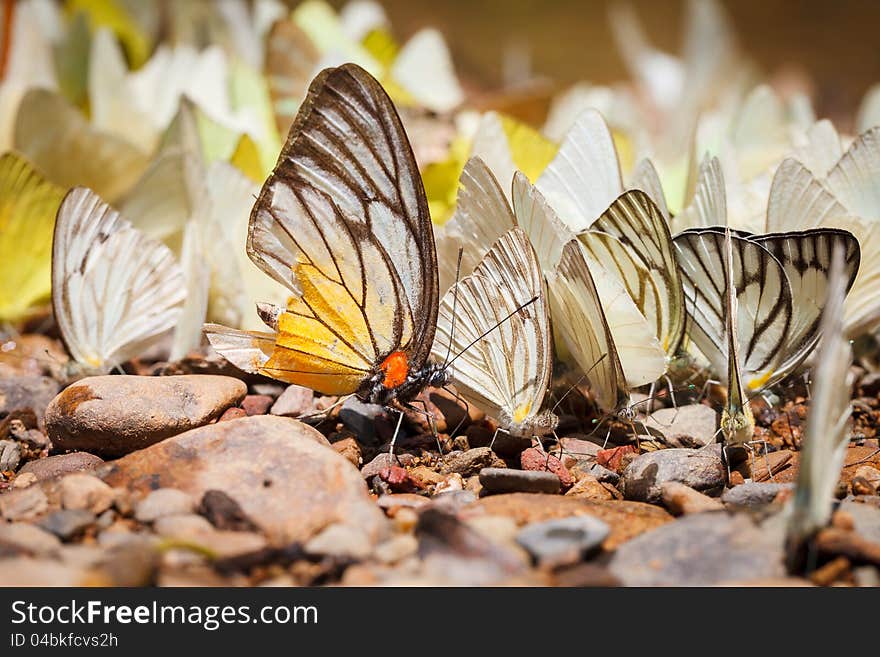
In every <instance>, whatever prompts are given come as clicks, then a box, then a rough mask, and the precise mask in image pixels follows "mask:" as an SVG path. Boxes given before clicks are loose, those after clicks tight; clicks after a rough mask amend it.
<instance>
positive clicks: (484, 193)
mask: <svg viewBox="0 0 880 657" xmlns="http://www.w3.org/2000/svg"><path fill="white" fill-rule="evenodd" d="M515 225H516V221H515V220H514V218H513V211H512V210H511V209H510V205H509V204H508V202H507V199H506V198H505V195H504V193H503V192H502V191H501V187H499V185H498V181H497V180H495V176H493V175H492V172H491V171H490V170H489V167H487V166H486V164H485V162H483V160H481V159H480V158H479V157H472V158H471V159H469V160H468V161H467V164H465V166H464V170H463V171H462V172H461V177H460V178H459V181H458V197H457V198H456V201H455V213H454V214H453V215H452V218H451V219H450V220H449V221H447V222H446V223H445V224H444V225H443V227H442V228H441V229H440V230H439V231H438V233H439V234H438V235H437V251H438V259H437V264H438V267H439V271H438V273H439V276H440V289H442V290H448V289H449V288H450V287H451V286H452V285H453V284H454V283H455V269H456V265H457V263H458V249H459V248H461V249H462V257H461V273H462V274H468V273H470V272H472V271H473V270H474V268H475V267H476V266H477V263H479V262H480V260H481V259H482V257H483V256H484V255H485V254H486V252H487V251H488V250H489V249H490V248H491V247H492V245H493V244H494V243H495V241H496V240H497V239H498V238H499V237H501V236H502V235H504V234H505V233H506V232H507V231H508V230H510V229H511V228H513V227H514V226H515Z"/></svg>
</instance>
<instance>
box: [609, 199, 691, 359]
mask: <svg viewBox="0 0 880 657" xmlns="http://www.w3.org/2000/svg"><path fill="white" fill-rule="evenodd" d="M593 229H594V230H597V231H601V232H603V233H606V234H607V235H611V236H612V237H614V238H616V239H617V240H618V241H619V242H620V243H621V244H622V245H623V246H624V247H625V248H627V249H628V250H629V251H630V252H631V253H632V254H633V255H634V256H635V257H636V258H637V259H638V260H639V261H640V262H641V265H642V267H643V271H646V272H647V275H648V278H649V280H648V281H646V280H644V278H642V277H640V280H639V284H638V288H637V293H636V294H635V295H634V294H633V293H634V292H636V289H632V288H631V287H630V285H627V290H628V291H629V292H630V295H631V296H633V299H634V300H641V299H644V300H645V302H646V303H644V305H643V304H640V303H639V302H638V301H636V304H637V305H638V306H639V309H640V310H641V311H642V313H643V314H644V315H645V317H646V318H647V319H648V320H649V321H651V322H653V323H654V324H655V325H656V327H657V338H658V339H659V340H660V343H661V344H662V345H663V349H664V351H666V353H667V354H669V355H674V354H675V352H676V351H677V350H678V347H679V345H680V344H681V341H682V338H683V337H684V328H685V314H684V292H683V290H682V284H681V275H680V272H679V268H678V262H677V257H676V253H675V248H674V247H673V245H672V237H671V236H670V234H669V226H668V225H667V223H666V220H665V219H664V218H663V215H662V213H661V211H660V209H659V208H658V207H657V205H656V204H655V203H654V202H653V201H652V200H651V198H650V196H649V195H648V194H647V193H645V192H643V191H641V190H631V191H628V192H624V193H623V194H622V195H621V196H620V197H618V199H617V200H616V201H614V203H612V204H611V206H610V207H609V208H608V209H607V210H606V211H605V212H604V213H603V214H602V216H600V217H599V219H597V220H596V222H595V223H594V224H593ZM650 283H653V285H654V288H655V289H656V290H657V296H656V297H655V301H654V303H653V304H651V305H648V303H647V301H648V299H649V298H648V296H647V295H646V294H645V293H644V290H646V289H647V288H648V287H649V285H650Z"/></svg>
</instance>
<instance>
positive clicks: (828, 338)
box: [786, 246, 852, 570]
mask: <svg viewBox="0 0 880 657" xmlns="http://www.w3.org/2000/svg"><path fill="white" fill-rule="evenodd" d="M846 287H847V273H846V264H845V254H844V252H843V249H842V247H840V246H837V247H835V249H834V252H833V254H832V261H831V273H830V275H829V282H828V290H827V300H826V302H825V309H824V311H823V312H822V320H821V329H820V332H821V334H822V341H821V343H820V345H819V348H818V349H817V352H816V360H815V365H814V367H813V372H812V375H811V378H812V379H813V381H814V382H815V384H814V386H813V389H812V397H811V400H810V411H809V415H808V416H807V422H806V428H805V432H804V438H803V446H802V449H801V453H800V467H799V469H798V478H797V486H796V489H795V495H794V499H793V501H792V503H791V507H790V516H789V519H788V527H787V532H786V551H787V560H788V565H789V568H790V569H791V570H796V569H799V566H800V565H801V564H802V563H803V557H804V554H803V551H804V548H805V547H806V546H805V543H806V542H807V541H808V540H809V539H810V538H811V537H812V536H813V535H814V534H815V533H816V532H817V531H818V530H820V529H822V528H823V527H825V525H827V524H828V521H829V520H830V519H831V504H832V500H833V496H834V488H835V486H836V485H837V480H838V478H839V477H840V470H841V468H842V467H843V462H844V460H845V457H846V448H847V446H848V444H849V436H850V421H849V420H850V414H851V411H852V408H851V406H850V392H851V390H852V374H851V372H850V364H851V363H852V348H851V347H850V344H849V342H848V341H847V340H846V337H845V334H844V332H843V326H844V313H843V305H844V298H845V297H846Z"/></svg>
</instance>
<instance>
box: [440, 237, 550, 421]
mask: <svg viewBox="0 0 880 657" xmlns="http://www.w3.org/2000/svg"><path fill="white" fill-rule="evenodd" d="M533 300H534V301H533ZM480 336H483V337H482V338H481V337H480ZM472 343H475V344H472ZM450 344H451V348H450V347H449V345H450ZM450 353H451V354H452V356H453V357H456V356H457V359H455V360H454V361H451V363H450V368H451V369H452V371H453V380H454V381H455V384H456V388H457V389H458V390H459V391H460V392H461V393H462V394H463V395H464V396H465V398H466V399H468V400H469V401H472V402H473V403H475V404H476V405H478V406H480V407H481V408H484V409H487V410H489V412H490V413H492V414H493V415H495V416H496V417H500V418H504V419H506V420H507V421H508V422H514V423H520V422H523V421H524V420H526V419H527V418H530V417H533V416H534V415H536V414H537V413H538V411H539V410H540V408H541V405H542V403H543V401H544V396H545V394H546V392H547V387H548V386H549V383H550V369H551V364H552V335H551V333H550V314H549V308H548V303H547V296H546V294H545V290H544V280H543V276H542V274H541V270H540V268H539V266H538V261H537V257H536V256H535V252H534V249H533V248H532V246H531V244H530V243H529V240H528V237H527V236H526V234H525V232H524V231H523V230H522V229H520V228H513V229H511V230H510V231H509V232H507V233H505V234H504V235H502V236H501V238H499V239H498V241H497V242H496V243H495V245H494V246H493V247H492V248H491V250H490V251H489V252H488V253H487V254H486V256H485V258H484V259H483V260H482V261H481V262H480V264H479V265H478V266H477V268H476V269H475V270H474V273H473V274H472V275H470V276H466V277H465V278H464V279H462V280H461V281H460V282H459V284H458V285H457V286H456V287H454V288H452V289H451V290H449V291H448V292H447V293H446V295H445V296H444V297H443V301H442V303H441V305H440V314H439V319H438V339H437V342H436V344H435V346H434V356H435V357H436V358H437V359H439V360H446V359H447V355H448V354H450ZM459 354H460V355H459ZM506 428H508V429H509V428H510V427H506Z"/></svg>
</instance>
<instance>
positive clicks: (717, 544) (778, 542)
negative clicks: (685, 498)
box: [609, 512, 786, 586]
mask: <svg viewBox="0 0 880 657" xmlns="http://www.w3.org/2000/svg"><path fill="white" fill-rule="evenodd" d="M783 531H784V527H783V525H779V526H778V527H768V526H764V527H757V526H756V525H754V524H753V523H752V521H751V520H750V519H749V518H748V517H747V516H746V515H734V516H731V515H728V514H727V513H724V512H715V513H699V514H695V515H689V516H682V517H681V518H679V519H678V520H676V521H674V522H670V523H667V524H665V525H662V526H661V527H658V528H657V529H654V530H652V531H649V532H646V533H644V534H641V535H639V536H637V537H636V538H634V539H632V540H631V541H627V542H626V543H624V544H623V545H621V546H620V547H619V548H617V551H616V552H615V553H614V556H613V557H612V558H611V561H610V564H609V569H610V571H611V573H612V574H613V575H615V576H616V577H617V578H619V579H620V581H621V582H623V584H624V585H625V586H712V585H715V584H722V583H724V582H733V581H737V582H747V581H749V580H766V579H770V578H776V577H783V576H785V574H786V571H785V566H784V553H783V549H782V545H783V536H782V532H783Z"/></svg>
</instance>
